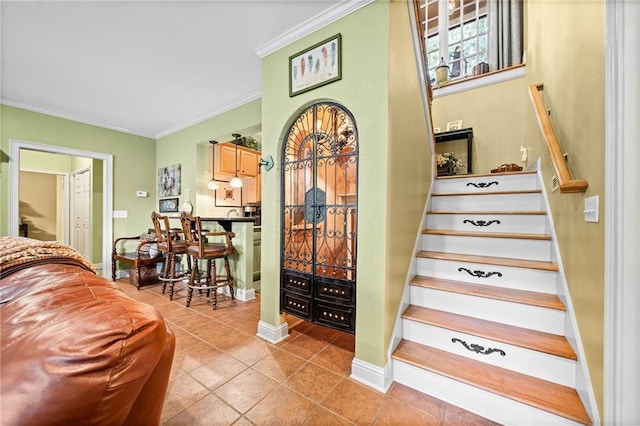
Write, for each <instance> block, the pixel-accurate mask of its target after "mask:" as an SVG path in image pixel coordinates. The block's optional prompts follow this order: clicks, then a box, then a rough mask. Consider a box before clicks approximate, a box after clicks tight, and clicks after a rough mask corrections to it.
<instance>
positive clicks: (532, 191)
mask: <svg viewBox="0 0 640 426" xmlns="http://www.w3.org/2000/svg"><path fill="white" fill-rule="evenodd" d="M541 193H542V190H541V189H521V190H513V191H491V192H489V191H487V192H439V193H434V194H431V196H432V197H450V196H457V195H510V194H541Z"/></svg>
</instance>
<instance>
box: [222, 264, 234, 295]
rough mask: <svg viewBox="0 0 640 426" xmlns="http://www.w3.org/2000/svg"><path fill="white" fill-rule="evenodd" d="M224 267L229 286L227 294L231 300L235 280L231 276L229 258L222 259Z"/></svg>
mask: <svg viewBox="0 0 640 426" xmlns="http://www.w3.org/2000/svg"><path fill="white" fill-rule="evenodd" d="M224 267H225V269H226V272H227V284H229V293H231V298H232V299H235V298H236V296H235V289H234V286H235V280H234V279H233V277H232V276H231V267H230V266H229V258H228V257H227V256H225V257H224Z"/></svg>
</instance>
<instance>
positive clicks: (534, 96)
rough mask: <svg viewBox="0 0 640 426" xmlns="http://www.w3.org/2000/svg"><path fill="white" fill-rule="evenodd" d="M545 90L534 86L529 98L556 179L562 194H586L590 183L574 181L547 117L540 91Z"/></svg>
mask: <svg viewBox="0 0 640 426" xmlns="http://www.w3.org/2000/svg"><path fill="white" fill-rule="evenodd" d="M543 88H544V85H543V84H542V83H538V84H532V85H531V86H529V96H530V97H531V102H533V107H534V108H535V110H536V118H537V119H538V125H539V126H540V131H541V132H542V136H543V137H544V140H545V142H546V144H547V149H548V150H549V155H550V156H551V164H552V165H553V169H554V170H555V172H556V177H557V178H558V186H559V187H560V192H562V193H571V192H585V191H586V190H587V187H588V186H589V183H588V182H587V181H586V180H584V179H573V178H572V177H571V173H570V172H569V168H568V167H567V162H566V161H565V159H564V156H563V155H562V151H561V150H560V145H559V144H558V138H557V137H556V132H555V131H554V130H553V126H552V125H551V120H550V119H549V116H548V115H547V109H546V108H545V106H544V102H542V96H541V95H540V91H541V90H543Z"/></svg>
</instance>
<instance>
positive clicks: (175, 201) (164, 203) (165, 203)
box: [158, 198, 180, 213]
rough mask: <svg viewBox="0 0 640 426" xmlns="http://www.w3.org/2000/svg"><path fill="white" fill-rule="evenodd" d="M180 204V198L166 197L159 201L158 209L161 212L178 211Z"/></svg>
mask: <svg viewBox="0 0 640 426" xmlns="http://www.w3.org/2000/svg"><path fill="white" fill-rule="evenodd" d="M179 204H180V199H179V198H164V199H162V200H160V201H159V202H158V210H160V213H177V212H178V207H179Z"/></svg>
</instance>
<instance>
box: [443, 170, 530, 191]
mask: <svg viewBox="0 0 640 426" xmlns="http://www.w3.org/2000/svg"><path fill="white" fill-rule="evenodd" d="M530 189H540V187H539V186H538V176H537V175H536V174H535V173H529V174H523V175H509V176H477V177H468V178H455V179H437V180H436V184H435V191H434V193H436V194H447V193H452V192H471V193H482V192H496V191H524V190H530Z"/></svg>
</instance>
